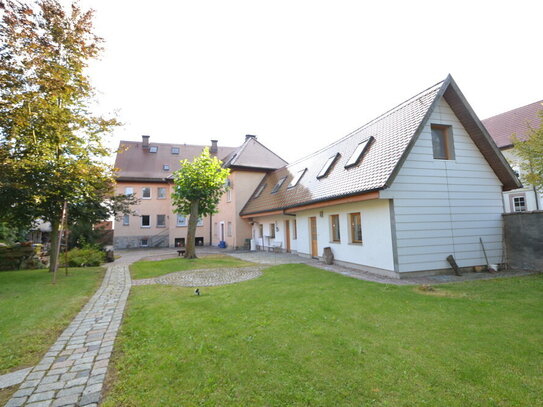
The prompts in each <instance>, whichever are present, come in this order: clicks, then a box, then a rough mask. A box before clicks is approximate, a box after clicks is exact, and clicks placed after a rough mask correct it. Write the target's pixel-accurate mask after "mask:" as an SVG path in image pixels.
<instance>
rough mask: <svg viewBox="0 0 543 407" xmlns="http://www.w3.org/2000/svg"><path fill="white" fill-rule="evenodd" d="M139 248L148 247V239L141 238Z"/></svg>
mask: <svg viewBox="0 0 543 407" xmlns="http://www.w3.org/2000/svg"><path fill="white" fill-rule="evenodd" d="M144 240H145V244H143V241H144ZM140 247H149V238H145V237H144V238H141V239H140Z"/></svg>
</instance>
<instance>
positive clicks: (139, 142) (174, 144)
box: [119, 140, 239, 149]
mask: <svg viewBox="0 0 543 407" xmlns="http://www.w3.org/2000/svg"><path fill="white" fill-rule="evenodd" d="M120 143H131V144H142V142H141V140H140V141H133V140H119V144H120ZM151 144H158V145H162V146H174V147H177V146H187V147H202V148H203V147H210V148H211V146H210V145H207V144H187V143H157V142H149V145H151ZM217 148H234V149H237V148H239V147H232V146H222V145H220V146H217Z"/></svg>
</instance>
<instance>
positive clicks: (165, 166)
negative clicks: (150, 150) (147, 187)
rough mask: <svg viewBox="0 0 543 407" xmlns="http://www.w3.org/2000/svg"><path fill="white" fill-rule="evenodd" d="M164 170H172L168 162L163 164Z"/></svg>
mask: <svg viewBox="0 0 543 407" xmlns="http://www.w3.org/2000/svg"><path fill="white" fill-rule="evenodd" d="M162 170H163V171H170V166H169V165H168V164H164V165H163V166H162Z"/></svg>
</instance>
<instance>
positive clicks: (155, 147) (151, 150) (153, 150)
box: [149, 146, 158, 153]
mask: <svg viewBox="0 0 543 407" xmlns="http://www.w3.org/2000/svg"><path fill="white" fill-rule="evenodd" d="M157 151H158V147H157V146H151V147H149V152H150V153H156V152H157Z"/></svg>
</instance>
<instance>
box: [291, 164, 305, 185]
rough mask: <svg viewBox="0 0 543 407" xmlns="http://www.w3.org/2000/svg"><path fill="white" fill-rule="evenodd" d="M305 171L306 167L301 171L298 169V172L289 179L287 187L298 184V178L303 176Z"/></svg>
mask: <svg viewBox="0 0 543 407" xmlns="http://www.w3.org/2000/svg"><path fill="white" fill-rule="evenodd" d="M306 171H307V168H304V169H303V170H301V171H298V173H297V174H296V175H295V176H294V178H292V181H290V184H288V188H294V187H295V186H296V185H298V182H300V179H302V177H303V176H304V174H305V172H306Z"/></svg>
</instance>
